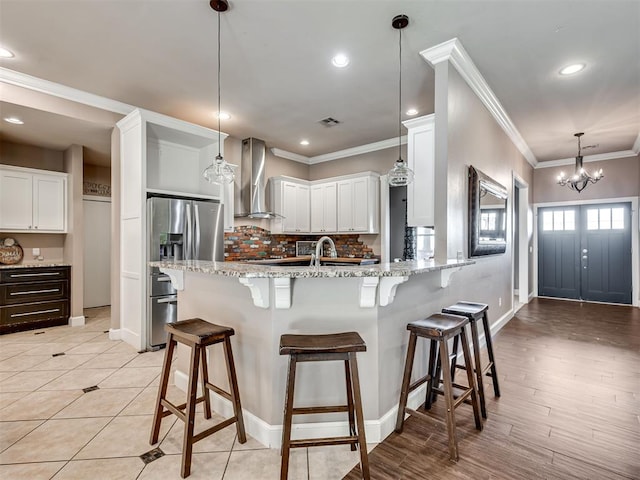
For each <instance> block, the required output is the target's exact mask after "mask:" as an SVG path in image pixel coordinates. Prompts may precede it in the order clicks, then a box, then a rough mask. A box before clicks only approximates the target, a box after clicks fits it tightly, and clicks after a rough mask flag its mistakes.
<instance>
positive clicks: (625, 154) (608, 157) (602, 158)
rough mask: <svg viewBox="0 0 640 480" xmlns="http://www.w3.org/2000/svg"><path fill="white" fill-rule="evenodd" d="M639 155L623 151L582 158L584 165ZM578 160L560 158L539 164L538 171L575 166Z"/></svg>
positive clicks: (630, 151) (631, 151)
mask: <svg viewBox="0 0 640 480" xmlns="http://www.w3.org/2000/svg"><path fill="white" fill-rule="evenodd" d="M636 155H637V153H636V152H634V151H633V150H622V151H620V152H609V153H598V154H596V155H585V156H584V157H583V158H582V161H583V162H584V163H589V162H604V161H606V160H617V159H619V158H627V157H635V156H636ZM575 163H576V159H575V157H571V158H560V159H558V160H549V161H546V162H538V165H536V167H535V168H536V169H538V168H550V167H561V166H564V165H575Z"/></svg>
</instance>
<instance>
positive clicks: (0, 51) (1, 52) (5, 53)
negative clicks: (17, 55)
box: [0, 47, 14, 58]
mask: <svg viewBox="0 0 640 480" xmlns="http://www.w3.org/2000/svg"><path fill="white" fill-rule="evenodd" d="M0 57H2V58H13V57H14V55H13V52H12V51H10V50H7V49H6V48H2V47H0Z"/></svg>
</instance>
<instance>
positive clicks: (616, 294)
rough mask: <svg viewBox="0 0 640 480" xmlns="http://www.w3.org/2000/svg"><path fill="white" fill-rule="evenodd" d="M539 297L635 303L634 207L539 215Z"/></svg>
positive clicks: (545, 211)
mask: <svg viewBox="0 0 640 480" xmlns="http://www.w3.org/2000/svg"><path fill="white" fill-rule="evenodd" d="M538 245H539V251H538V294H539V295H541V296H549V297H560V298H572V299H580V300H587V301H596V302H609V303H627V304H630V303H631V204H630V203H615V204H603V205H582V206H579V205H575V206H569V207H549V208H541V209H540V210H539V212H538Z"/></svg>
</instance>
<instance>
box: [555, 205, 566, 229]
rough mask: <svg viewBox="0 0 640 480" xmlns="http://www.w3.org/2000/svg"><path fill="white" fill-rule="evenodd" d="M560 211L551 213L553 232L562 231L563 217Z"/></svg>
mask: <svg viewBox="0 0 640 480" xmlns="http://www.w3.org/2000/svg"><path fill="white" fill-rule="evenodd" d="M563 213H564V212H563V211H562V210H556V211H555V212H553V229H554V230H563V229H564V215H563Z"/></svg>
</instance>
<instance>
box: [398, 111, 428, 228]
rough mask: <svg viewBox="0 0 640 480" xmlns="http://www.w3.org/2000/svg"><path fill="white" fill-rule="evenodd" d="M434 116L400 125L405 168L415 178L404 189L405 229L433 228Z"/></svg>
mask: <svg viewBox="0 0 640 480" xmlns="http://www.w3.org/2000/svg"><path fill="white" fill-rule="evenodd" d="M434 123H435V122H434V115H433V114H431V115H426V116H424V117H420V118H414V119H411V120H407V121H405V122H404V126H405V127H407V164H408V165H409V168H411V169H412V170H413V172H414V174H415V177H414V181H413V182H412V183H410V184H409V185H408V186H407V225H409V226H410V227H433V225H434V215H435V210H434V204H435V197H434V191H435V135H434V132H435V129H434Z"/></svg>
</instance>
